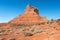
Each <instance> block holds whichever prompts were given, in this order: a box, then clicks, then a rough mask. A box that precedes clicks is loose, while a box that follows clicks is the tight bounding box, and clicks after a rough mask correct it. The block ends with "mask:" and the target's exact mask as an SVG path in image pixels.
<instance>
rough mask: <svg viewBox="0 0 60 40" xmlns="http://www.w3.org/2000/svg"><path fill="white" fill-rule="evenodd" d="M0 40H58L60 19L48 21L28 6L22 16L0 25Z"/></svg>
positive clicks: (59, 38) (35, 9)
mask: <svg viewBox="0 0 60 40" xmlns="http://www.w3.org/2000/svg"><path fill="white" fill-rule="evenodd" d="M0 40H60V19H57V20H48V19H47V18H46V17H42V16H40V15H39V12H38V9H37V8H35V7H32V6H30V5H29V4H28V5H27V7H26V9H25V11H24V14H21V15H19V16H17V17H16V18H14V19H12V20H11V21H9V22H8V23H0Z"/></svg>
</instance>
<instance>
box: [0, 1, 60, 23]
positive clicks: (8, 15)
mask: <svg viewBox="0 0 60 40" xmlns="http://www.w3.org/2000/svg"><path fill="white" fill-rule="evenodd" d="M28 3H30V5H31V6H35V7H36V8H38V10H39V14H40V15H41V16H46V17H47V19H58V18H60V0H0V22H8V21H10V20H12V19H13V18H15V17H16V16H18V15H20V14H23V13H24V9H25V8H26V6H27V4H28Z"/></svg>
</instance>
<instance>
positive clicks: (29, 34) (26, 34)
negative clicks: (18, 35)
mask: <svg viewBox="0 0 60 40" xmlns="http://www.w3.org/2000/svg"><path fill="white" fill-rule="evenodd" d="M24 35H25V36H32V35H33V34H31V33H24Z"/></svg>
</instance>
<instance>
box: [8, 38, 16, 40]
mask: <svg viewBox="0 0 60 40" xmlns="http://www.w3.org/2000/svg"><path fill="white" fill-rule="evenodd" d="M8 40H16V39H15V38H10V39H8Z"/></svg>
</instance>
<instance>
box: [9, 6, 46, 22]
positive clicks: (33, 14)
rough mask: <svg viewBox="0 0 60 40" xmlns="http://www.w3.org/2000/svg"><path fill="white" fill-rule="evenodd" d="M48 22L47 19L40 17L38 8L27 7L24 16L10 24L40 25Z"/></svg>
mask: <svg viewBox="0 0 60 40" xmlns="http://www.w3.org/2000/svg"><path fill="white" fill-rule="evenodd" d="M46 21H47V19H46V17H41V16H39V13H38V9H37V8H35V7H32V6H30V5H27V7H26V10H25V11H24V14H21V15H19V16H18V17H16V18H14V19H13V20H11V21H10V22H9V23H32V22H34V23H39V22H46Z"/></svg>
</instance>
